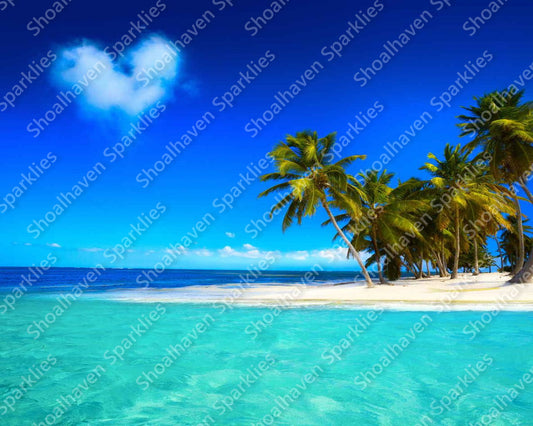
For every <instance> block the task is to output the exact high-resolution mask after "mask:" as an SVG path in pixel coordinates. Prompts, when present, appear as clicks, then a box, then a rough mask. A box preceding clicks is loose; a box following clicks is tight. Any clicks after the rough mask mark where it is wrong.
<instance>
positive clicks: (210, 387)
mask: <svg viewBox="0 0 533 426" xmlns="http://www.w3.org/2000/svg"><path fill="white" fill-rule="evenodd" d="M63 304H64V305H65V306H66V308H65V307H61V303H60V302H58V300H57V299H56V296H55V295H52V294H27V295H24V297H23V298H21V299H20V300H19V301H18V303H17V305H16V308H15V310H14V311H11V310H10V311H8V312H7V313H5V314H3V315H0V321H1V330H2V338H1V341H0V368H1V371H2V374H1V375H0V424H9V425H25V424H28V425H31V424H33V423H34V422H35V423H36V424H53V423H55V424H64V425H74V424H76V425H77V424H88V425H101V424H121V425H130V424H132V425H134V424H149V425H176V424H181V425H198V424H206V425H210V424H247V425H252V424H272V422H275V423H276V424H282V425H348V424H356V425H359V424H369V425H373V424H380V425H416V424H428V425H429V424H444V425H465V424H469V423H470V422H472V424H487V422H488V421H489V420H490V421H491V422H492V423H491V424H497V425H498V424H501V425H504V424H505V425H509V424H512V425H519V424H523V425H526V424H531V422H532V421H533V383H530V382H531V381H532V380H533V375H529V376H528V375H527V371H528V370H530V369H532V367H533V356H532V354H533V341H532V331H531V329H532V325H533V314H532V313H530V312H502V313H499V314H497V315H496V316H495V317H494V318H493V319H492V320H491V321H489V316H488V315H489V314H484V313H483V312H450V313H438V312H395V311H384V312H380V311H369V310H357V309H350V310H348V309H319V308H298V309H288V310H283V311H276V310H274V309H273V308H268V307H267V308H259V307H256V308H245V307H240V308H234V309H227V310H226V311H224V312H223V311H222V308H221V305H218V307H215V306H212V305H190V304H173V305H171V304H168V305H157V304H131V303H121V302H111V301H107V300H95V299H92V298H91V299H84V298H81V299H78V300H75V301H74V302H72V303H71V304H70V306H69V304H68V303H67V302H65V301H63ZM62 310H63V311H64V312H61V311H62ZM47 315H48V316H47ZM482 315H485V317H483V318H482ZM491 318H492V317H491ZM40 320H43V321H44V322H41V323H40V325H39V326H38V325H37V324H35V323H34V321H37V322H38V321H40ZM483 320H484V321H485V322H479V321H483ZM471 321H472V323H471V324H470V325H469V323H470V322H471ZM475 321H478V322H477V323H475ZM150 324H151V325H150ZM254 324H255V325H254ZM474 324H475V327H477V329H479V330H481V331H480V332H479V334H477V335H476V336H475V337H474V331H475V328H474ZM132 326H133V327H137V331H136V332H134V331H133V330H132V328H131V327H132ZM39 327H40V329H41V330H42V331H40V330H39ZM349 327H351V330H350V328H349ZM465 327H466V328H465ZM482 327H484V328H483V329H482ZM187 336H188V337H187ZM342 339H345V340H342ZM402 344H403V346H401V345H402ZM171 345H173V347H174V349H171ZM118 355H120V358H123V359H122V360H121V359H120V358H119V357H118ZM165 357H166V358H165ZM43 361H46V363H45V364H44V366H43V364H41V363H42V362H43ZM45 369H47V370H48V371H44V370H45ZM91 371H92V373H91ZM32 374H33V378H30V379H28V378H27V376H29V375H32ZM21 376H26V381H27V383H23V377H21ZM28 383H29V384H28ZM513 389H514V390H515V392H513ZM498 398H500V400H503V402H500V400H499V399H498ZM8 405H9V407H8ZM491 413H492V417H488V415H489V414H491ZM483 416H485V417H483ZM481 420H484V421H485V423H475V422H481ZM46 422H47V423H46Z"/></svg>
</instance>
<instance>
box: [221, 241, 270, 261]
mask: <svg viewBox="0 0 533 426" xmlns="http://www.w3.org/2000/svg"><path fill="white" fill-rule="evenodd" d="M243 248H244V250H235V249H234V248H232V247H230V246H226V247H224V248H222V249H220V250H218V254H219V255H220V256H222V257H244V258H247V259H261V258H264V257H266V256H267V255H271V256H275V257H279V256H280V254H279V252H276V251H268V250H267V251H264V250H259V249H258V248H256V247H254V246H253V245H251V244H244V245H243Z"/></svg>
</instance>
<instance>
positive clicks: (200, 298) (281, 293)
mask: <svg viewBox="0 0 533 426" xmlns="http://www.w3.org/2000/svg"><path fill="white" fill-rule="evenodd" d="M508 280H509V275H508V274H501V273H491V274H488V273H484V274H481V275H479V276H472V274H460V276H459V278H458V279H456V280H450V279H449V278H440V277H438V276H433V277H431V278H427V279H420V280H413V279H402V280H399V281H396V282H394V283H393V284H394V285H376V286H375V287H374V288H367V287H366V286H365V285H363V284H362V283H352V284H350V283H348V284H341V285H338V284H337V285H333V284H331V285H328V284H324V285H311V286H305V285H302V284H292V285H281V284H278V285H275V284H269V285H265V284H263V285H253V286H248V285H246V286H245V285H242V284H233V285H232V284H229V285H221V286H191V287H183V288H174V289H143V290H125V291H116V292H109V293H106V298H107V299H112V300H120V301H129V302H139V303H156V302H161V303H223V304H227V305H230V304H236V305H263V304H264V305H279V306H283V307H287V308H288V307H291V306H301V305H332V306H352V307H354V306H362V307H369V306H382V307H389V308H394V309H425V308H427V309H439V310H464V309H472V310H492V309H498V310H533V284H515V285H509V284H506V282H507V281H508Z"/></svg>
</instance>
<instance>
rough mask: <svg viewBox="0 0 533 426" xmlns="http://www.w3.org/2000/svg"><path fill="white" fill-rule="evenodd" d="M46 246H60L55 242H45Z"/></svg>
mask: <svg viewBox="0 0 533 426" xmlns="http://www.w3.org/2000/svg"><path fill="white" fill-rule="evenodd" d="M46 245H47V246H48V247H54V248H60V247H61V246H60V245H59V244H57V243H46Z"/></svg>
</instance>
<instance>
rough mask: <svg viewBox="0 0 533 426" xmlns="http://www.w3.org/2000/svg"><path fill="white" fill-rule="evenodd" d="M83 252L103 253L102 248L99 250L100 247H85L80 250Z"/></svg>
mask: <svg viewBox="0 0 533 426" xmlns="http://www.w3.org/2000/svg"><path fill="white" fill-rule="evenodd" d="M82 250H83V251H88V252H89V253H96V252H99V251H104V249H103V248H100V247H85V248H82Z"/></svg>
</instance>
